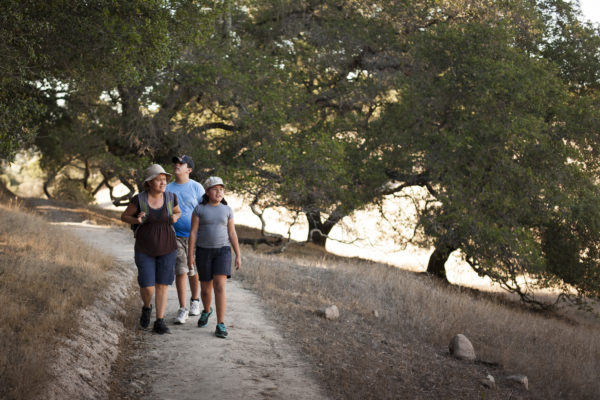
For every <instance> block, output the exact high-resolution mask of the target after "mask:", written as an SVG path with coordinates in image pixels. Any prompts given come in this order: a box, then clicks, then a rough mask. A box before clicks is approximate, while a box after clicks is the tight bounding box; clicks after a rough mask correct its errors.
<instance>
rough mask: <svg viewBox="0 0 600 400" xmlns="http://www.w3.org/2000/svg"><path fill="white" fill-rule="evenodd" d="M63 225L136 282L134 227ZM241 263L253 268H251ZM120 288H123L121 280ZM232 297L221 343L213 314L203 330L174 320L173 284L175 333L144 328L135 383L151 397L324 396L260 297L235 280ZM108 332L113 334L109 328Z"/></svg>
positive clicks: (170, 310)
mask: <svg viewBox="0 0 600 400" xmlns="http://www.w3.org/2000/svg"><path fill="white" fill-rule="evenodd" d="M64 225H65V226H66V227H67V228H69V229H71V230H73V231H74V232H75V233H76V234H77V235H78V236H79V237H81V238H82V239H84V240H85V241H86V242H88V243H90V244H92V245H93V246H94V247H96V248H98V249H101V250H103V251H104V252H106V253H107V254H110V255H112V256H114V257H115V258H116V260H117V262H118V263H119V264H121V265H122V266H123V267H124V268H127V269H128V271H129V272H128V276H129V277H130V279H132V277H133V279H135V265H134V263H133V238H132V237H131V234H130V232H129V231H126V230H125V229H123V228H119V229H117V228H114V227H113V228H109V227H97V226H90V225H86V224H81V223H66V224H64ZM242 268H252V265H248V264H246V265H244V266H243V267H242ZM127 284H129V282H127ZM116 286H121V287H119V288H117V290H119V291H121V290H122V286H123V285H115V287H116ZM188 289H189V288H188ZM188 293H189V290H188ZM105 297H107V298H114V296H110V295H109V296H105ZM115 300H116V298H115ZM227 300H228V304H227V316H226V321H225V322H226V324H227V328H228V330H229V338H228V339H226V340H223V339H218V338H216V337H215V336H214V329H215V324H216V318H215V315H214V314H213V316H211V319H210V320H209V324H208V326H207V327H205V328H198V327H197V325H196V322H197V317H192V318H190V319H189V320H188V321H187V323H186V324H184V325H174V324H173V320H174V317H175V315H176V312H177V309H178V302H177V293H176V290H175V285H172V286H171V287H169V301H168V304H167V313H166V319H167V322H168V324H169V327H170V329H171V332H172V333H171V334H168V335H157V334H153V333H152V332H151V331H150V330H148V331H147V332H144V334H145V335H147V337H145V343H144V345H143V346H142V350H141V355H137V356H135V357H136V358H135V359H134V360H132V362H133V366H132V370H133V371H135V373H134V376H133V383H132V384H133V385H139V386H142V387H144V389H145V390H144V392H145V393H144V398H145V399H146V398H148V399H165V400H166V399H177V400H185V399H213V398H220V399H242V398H245V399H265V398H268V399H322V398H326V396H325V395H324V393H323V391H322V389H321V388H319V386H318V385H317V383H316V382H315V380H313V378H312V377H311V374H310V365H308V364H306V363H305V362H304V361H303V360H302V358H301V357H300V356H299V355H298V354H297V353H296V352H295V350H294V349H293V348H291V347H290V346H289V345H288V344H287V343H286V341H285V339H284V338H283V337H282V336H281V334H280V333H279V332H278V331H277V330H276V329H275V327H274V326H273V324H271V323H270V321H269V320H267V318H266V316H265V312H264V309H263V307H262V305H261V303H260V301H259V299H258V298H257V296H255V295H254V294H253V293H251V292H249V291H248V290H245V289H243V288H241V286H240V285H239V284H238V283H237V282H236V281H235V277H234V279H232V280H229V282H228V284H227ZM188 302H189V299H188ZM213 308H214V305H213ZM136 317H137V316H136ZM153 320H154V315H153ZM105 325H106V327H110V325H108V324H105ZM151 326H152V325H151ZM94 329H95V331H94V336H96V337H102V336H103V335H104V334H105V333H104V332H102V331H101V328H98V327H94ZM98 329H100V331H98ZM109 333H110V334H111V335H112V336H114V334H115V332H106V334H109ZM81 336H82V337H85V335H81ZM107 336H110V335H107ZM111 359H112V358H111ZM88 364H93V362H91V363H90V362H88ZM86 374H87V373H86ZM80 375H81V371H80ZM90 375H91V376H94V377H99V376H103V375H105V373H104V372H103V371H91V372H90ZM93 397H96V396H93ZM103 397H105V396H102V395H101V396H98V397H96V398H103Z"/></svg>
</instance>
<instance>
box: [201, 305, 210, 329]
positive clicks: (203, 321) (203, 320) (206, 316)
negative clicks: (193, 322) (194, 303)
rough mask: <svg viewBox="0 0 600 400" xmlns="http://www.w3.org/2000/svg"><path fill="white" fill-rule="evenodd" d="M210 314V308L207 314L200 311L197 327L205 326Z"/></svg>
mask: <svg viewBox="0 0 600 400" xmlns="http://www.w3.org/2000/svg"><path fill="white" fill-rule="evenodd" d="M211 314H212V307H211V308H210V311H209V312H206V311H204V310H202V314H200V319H199V320H198V327H200V328H202V327H204V326H206V324H207V323H208V317H210V315H211Z"/></svg>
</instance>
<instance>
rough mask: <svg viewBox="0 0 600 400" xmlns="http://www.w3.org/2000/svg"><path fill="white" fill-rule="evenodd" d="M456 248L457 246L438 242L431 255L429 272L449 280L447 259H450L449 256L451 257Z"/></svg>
mask: <svg viewBox="0 0 600 400" xmlns="http://www.w3.org/2000/svg"><path fill="white" fill-rule="evenodd" d="M454 250H456V248H455V247H451V246H447V245H441V244H438V245H437V246H436V248H435V250H434V251H433V253H432V254H431V257H429V263H428V264H427V273H429V274H431V275H433V276H435V277H438V278H440V279H442V280H444V281H446V282H448V277H447V276H446V267H445V265H446V261H448V257H450V254H451V253H452V252H453V251H454Z"/></svg>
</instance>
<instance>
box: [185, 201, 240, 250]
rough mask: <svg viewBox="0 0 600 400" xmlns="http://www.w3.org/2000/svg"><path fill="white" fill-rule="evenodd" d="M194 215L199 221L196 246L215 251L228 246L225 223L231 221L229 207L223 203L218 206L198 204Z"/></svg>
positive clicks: (231, 211) (231, 212)
mask: <svg viewBox="0 0 600 400" xmlns="http://www.w3.org/2000/svg"><path fill="white" fill-rule="evenodd" d="M194 215H196V216H197V217H198V219H199V224H198V236H197V237H196V246H198V247H204V248H209V249H217V248H221V247H225V246H229V245H230V242H229V232H228V230H227V223H228V222H229V220H230V219H233V210H232V209H231V207H229V206H227V205H225V204H223V203H219V205H218V206H211V205H210V204H198V205H197V206H196V208H194Z"/></svg>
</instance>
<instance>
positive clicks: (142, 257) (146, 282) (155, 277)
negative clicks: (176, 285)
mask: <svg viewBox="0 0 600 400" xmlns="http://www.w3.org/2000/svg"><path fill="white" fill-rule="evenodd" d="M176 258H177V250H175V251H173V252H172V253H169V254H165V255H164V256H158V257H152V256H149V255H146V254H144V253H141V252H139V251H136V252H135V265H136V266H137V268H138V283H139V284H140V287H141V288H145V287H149V286H154V285H156V284H157V283H158V284H159V285H170V284H172V283H173V281H174V280H175V260H176Z"/></svg>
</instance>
